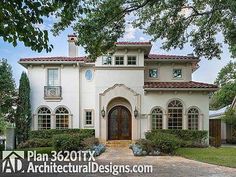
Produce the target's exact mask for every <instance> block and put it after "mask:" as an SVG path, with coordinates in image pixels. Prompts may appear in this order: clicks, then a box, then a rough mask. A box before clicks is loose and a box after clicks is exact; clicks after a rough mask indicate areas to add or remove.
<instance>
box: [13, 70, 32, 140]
mask: <svg viewBox="0 0 236 177" xmlns="http://www.w3.org/2000/svg"><path fill="white" fill-rule="evenodd" d="M30 123H31V108H30V84H29V79H28V77H27V74H26V73H25V72H23V73H22V74H21V78H20V85H19V98H18V104H17V110H16V137H17V142H18V143H20V142H24V141H26V140H27V139H28V136H29V130H30Z"/></svg>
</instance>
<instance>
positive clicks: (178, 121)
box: [168, 100, 183, 129]
mask: <svg viewBox="0 0 236 177" xmlns="http://www.w3.org/2000/svg"><path fill="white" fill-rule="evenodd" d="M182 119H183V105H182V103H181V102H180V101H178V100H173V101H171V102H170V103H169V104H168V129H182Z"/></svg>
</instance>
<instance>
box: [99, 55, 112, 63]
mask: <svg viewBox="0 0 236 177" xmlns="http://www.w3.org/2000/svg"><path fill="white" fill-rule="evenodd" d="M108 56H110V57H111V64H104V63H103V61H104V57H108ZM112 58H113V57H112V55H103V56H102V65H103V66H110V65H112Z"/></svg>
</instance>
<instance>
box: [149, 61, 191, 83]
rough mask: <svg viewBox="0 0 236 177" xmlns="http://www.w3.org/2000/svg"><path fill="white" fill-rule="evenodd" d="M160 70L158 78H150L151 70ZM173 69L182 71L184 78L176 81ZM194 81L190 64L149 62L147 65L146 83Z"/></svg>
mask: <svg viewBox="0 0 236 177" xmlns="http://www.w3.org/2000/svg"><path fill="white" fill-rule="evenodd" d="M155 68H157V69H158V75H159V77H158V78H149V77H148V72H149V69H155ZM173 69H182V78H179V79H174V78H173ZM191 80H192V68H191V65H190V64H186V63H183V64H173V63H167V64H164V63H160V62H159V63H158V62H155V64H153V62H149V63H147V64H146V65H145V81H150V82H153V81H157V82H158V81H160V82H183V81H185V82H186V81H191Z"/></svg>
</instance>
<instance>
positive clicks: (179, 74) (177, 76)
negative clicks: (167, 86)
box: [173, 69, 182, 79]
mask: <svg viewBox="0 0 236 177" xmlns="http://www.w3.org/2000/svg"><path fill="white" fill-rule="evenodd" d="M173 78H174V79H181V78H182V69H173Z"/></svg>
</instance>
